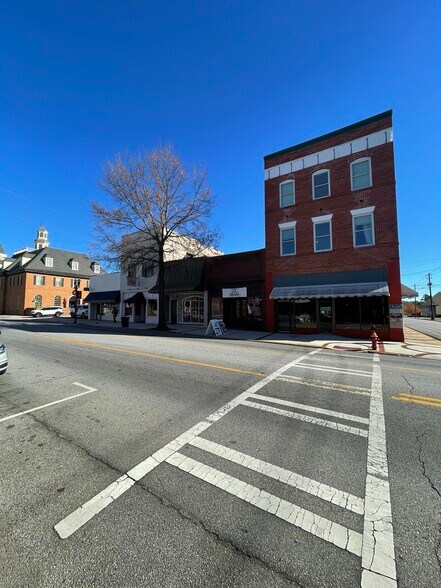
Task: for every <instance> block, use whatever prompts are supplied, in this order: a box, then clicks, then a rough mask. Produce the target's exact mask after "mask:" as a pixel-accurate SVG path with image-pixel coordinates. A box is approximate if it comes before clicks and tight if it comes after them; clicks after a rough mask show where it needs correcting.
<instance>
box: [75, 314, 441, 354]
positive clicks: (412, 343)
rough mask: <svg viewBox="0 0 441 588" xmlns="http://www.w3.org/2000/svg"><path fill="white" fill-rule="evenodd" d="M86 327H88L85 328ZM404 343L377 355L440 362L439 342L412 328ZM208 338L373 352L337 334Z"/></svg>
mask: <svg viewBox="0 0 441 588" xmlns="http://www.w3.org/2000/svg"><path fill="white" fill-rule="evenodd" d="M84 323H90V326H91V327H98V328H103V329H112V330H113V329H115V328H116V329H117V330H118V331H120V332H121V331H122V332H124V333H129V332H134V331H136V333H137V334H138V333H139V334H145V335H147V334H150V335H165V336H167V335H175V336H189V337H206V335H205V331H206V327H200V326H199V325H169V328H170V333H164V334H162V333H159V332H157V331H154V326H149V325H145V324H144V323H130V326H129V327H128V328H127V329H121V323H118V322H117V323H116V325H115V324H114V323H113V322H110V321H99V322H98V321H81V324H82V325H84ZM88 326H89V325H88ZM404 337H405V341H404V343H400V342H397V341H380V342H379V345H378V352H379V353H380V354H388V355H401V356H406V357H428V358H430V359H439V360H441V341H438V340H437V339H434V338H433V337H429V336H428V335H423V334H422V333H418V332H417V331H414V330H413V329H409V328H408V327H404ZM207 338H210V339H232V340H239V341H253V342H256V343H259V342H263V343H274V344H278V345H294V346H296V345H297V346H301V347H316V348H323V349H335V350H339V351H342V350H343V351H359V352H365V353H369V352H371V353H375V352H373V351H372V350H371V342H370V341H368V340H366V339H348V338H347V337H340V336H338V335H328V334H317V333H315V334H311V335H294V334H291V333H268V332H266V331H246V330H240V329H231V330H229V331H228V334H227V335H223V336H221V337H214V336H207Z"/></svg>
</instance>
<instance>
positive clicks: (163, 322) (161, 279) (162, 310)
mask: <svg viewBox="0 0 441 588" xmlns="http://www.w3.org/2000/svg"><path fill="white" fill-rule="evenodd" d="M164 270H165V268H164V249H163V247H162V246H160V247H159V261H158V291H159V300H158V307H159V308H158V326H157V327H156V329H157V330H158V331H168V327H167V319H166V317H167V309H166V307H165V271H164Z"/></svg>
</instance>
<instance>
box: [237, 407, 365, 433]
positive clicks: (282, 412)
mask: <svg viewBox="0 0 441 588" xmlns="http://www.w3.org/2000/svg"><path fill="white" fill-rule="evenodd" d="M242 404H243V405H244V406H249V407H251V408H257V409H259V410H263V411H265V412H271V413H273V414H278V415H280V416H286V417H289V418H291V419H297V420H299V421H305V422H307V423H311V424H312V425H319V426H321V427H328V428H329V429H335V430H336V431H341V432H342V433H351V434H352V435H359V436H360V437H367V436H368V432H367V430H366V429H358V428H357V427H349V426H348V425H342V424H340V423H335V422H334V421H327V420H325V419H319V418H317V417H311V416H308V415H306V414H299V413H298V412H291V411H290V410H283V409H281V408H275V407H273V406H267V405H266V404H258V403H257V402H250V401H249V400H244V402H242Z"/></svg>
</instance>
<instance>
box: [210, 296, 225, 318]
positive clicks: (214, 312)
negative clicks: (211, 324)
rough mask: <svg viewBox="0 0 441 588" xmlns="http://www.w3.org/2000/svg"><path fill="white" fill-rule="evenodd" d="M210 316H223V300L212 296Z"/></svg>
mask: <svg viewBox="0 0 441 588" xmlns="http://www.w3.org/2000/svg"><path fill="white" fill-rule="evenodd" d="M211 318H214V319H223V318H224V302H223V299H222V298H212V300H211Z"/></svg>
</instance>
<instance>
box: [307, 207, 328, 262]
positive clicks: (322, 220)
mask: <svg viewBox="0 0 441 588" xmlns="http://www.w3.org/2000/svg"><path fill="white" fill-rule="evenodd" d="M311 220H312V223H313V225H314V230H313V239H314V253H325V252H326V251H332V214H324V215H322V216H314V217H312V218H311ZM322 223H329V243H330V248H329V249H319V250H317V249H316V248H315V245H316V236H315V227H316V225H321V224H322Z"/></svg>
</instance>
